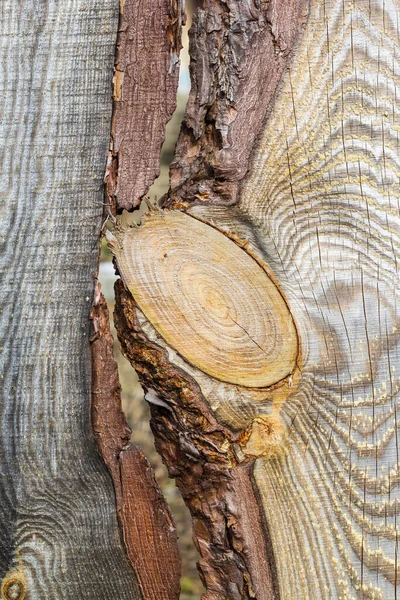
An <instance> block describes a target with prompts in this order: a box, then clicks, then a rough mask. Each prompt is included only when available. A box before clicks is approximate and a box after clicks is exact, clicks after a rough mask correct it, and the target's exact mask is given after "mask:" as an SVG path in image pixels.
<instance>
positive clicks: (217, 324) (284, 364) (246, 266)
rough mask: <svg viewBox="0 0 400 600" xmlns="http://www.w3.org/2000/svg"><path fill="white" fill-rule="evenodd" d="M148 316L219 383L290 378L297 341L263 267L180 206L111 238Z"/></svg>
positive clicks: (250, 384)
mask: <svg viewBox="0 0 400 600" xmlns="http://www.w3.org/2000/svg"><path fill="white" fill-rule="evenodd" d="M109 246H110V249H111V251H112V252H113V253H114V255H115V257H116V261H117V265H118V271H119V272H120V274H121V277H122V279H123V281H124V283H125V285H126V287H127V288H128V289H129V291H130V292H131V294H132V295H133V297H134V299H135V301H136V302H137V304H138V306H139V308H140V310H141V311H142V313H143V314H144V316H145V318H146V319H147V320H148V321H149V322H150V323H151V325H152V326H153V327H154V328H155V329H156V331H157V332H158V334H159V335H160V336H161V337H162V338H163V339H164V341H165V342H166V344H167V345H168V346H170V347H171V348H173V349H174V350H175V351H177V352H178V353H179V354H180V356H181V357H182V358H183V359H184V360H186V361H187V362H188V363H190V364H191V365H193V366H195V367H197V368H198V369H200V370H201V371H203V372H204V373H206V374H207V375H209V376H211V377H213V378H215V379H218V380H220V381H223V382H226V383H231V384H235V385H239V386H242V387H247V388H270V387H271V386H274V385H276V384H277V383H282V382H283V381H285V380H289V379H290V378H291V377H292V374H293V372H294V371H295V369H296V366H297V364H298V357H299V340H298V334H297V330H296V326H295V323H294V320H293V317H292V315H291V312H290V310H289V307H288V305H287V303H286V301H285V299H284V297H283V294H282V293H281V291H280V289H279V288H278V285H277V282H276V280H275V277H274V276H273V274H272V273H271V272H270V270H269V269H268V267H267V265H265V264H264V263H261V261H258V260H257V259H256V258H255V257H254V256H253V255H252V254H250V253H249V252H248V251H247V250H246V249H245V248H244V247H243V244H242V245H240V244H239V243H237V241H236V240H234V239H232V238H231V237H229V236H228V235H225V234H224V233H223V232H221V231H219V230H218V229H216V228H215V227H212V226H211V225H208V224H207V223H204V222H202V221H199V220H198V219H196V218H194V217H192V216H190V215H187V214H185V213H182V212H180V211H177V210H172V211H168V210H163V211H153V212H151V213H150V214H148V215H146V217H145V218H144V219H143V222H142V224H141V226H140V227H138V228H135V229H128V228H117V229H116V231H115V236H114V237H111V238H109Z"/></svg>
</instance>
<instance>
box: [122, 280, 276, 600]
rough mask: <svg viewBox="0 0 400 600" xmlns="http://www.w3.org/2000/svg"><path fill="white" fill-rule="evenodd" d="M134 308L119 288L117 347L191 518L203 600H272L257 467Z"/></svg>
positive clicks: (129, 298)
mask: <svg viewBox="0 0 400 600" xmlns="http://www.w3.org/2000/svg"><path fill="white" fill-rule="evenodd" d="M135 308H136V304H135V302H134V300H133V298H132V296H131V295H130V293H129V292H128V291H126V290H125V288H124V286H123V284H122V282H121V281H118V282H117V283H116V310H115V324H116V327H117V330H118V335H119V339H120V341H121V344H122V350H123V352H124V354H125V355H126V357H127V358H128V359H129V360H130V361H131V363H132V364H133V366H134V367H135V368H136V370H137V372H138V374H139V377H140V380H141V382H142V384H143V385H144V387H145V390H146V392H147V393H146V398H147V399H148V401H149V402H150V404H151V413H152V421H151V426H152V430H153V432H154V435H155V439H156V447H157V450H158V451H159V452H160V454H161V455H162V457H163V459H164V461H165V463H166V465H167V467H168V470H169V474H170V476H171V477H175V479H176V483H177V485H178V487H179V489H180V491H181V492H182V495H183V497H184V500H185V502H186V504H187V505H188V506H189V508H190V511H191V513H192V518H193V535H194V540H195V543H196V546H197V548H198V550H199V553H200V556H201V559H200V561H199V570H200V575H201V578H202V580H203V582H204V584H205V586H206V588H207V592H206V594H205V595H204V596H203V598H204V600H220V599H222V598H230V599H231V600H239V599H244V598H254V597H256V598H258V599H259V600H262V599H263V600H267V599H271V598H273V597H274V595H273V585H272V578H271V570H270V560H269V558H268V552H269V551H268V548H267V544H266V541H265V540H266V536H265V530H264V526H263V523H262V519H261V516H260V514H259V512H258V507H257V502H256V500H255V497H254V492H253V489H252V484H251V462H243V463H241V464H239V461H238V459H237V457H236V454H235V446H236V445H238V443H239V440H240V434H238V433H234V432H232V431H230V430H229V429H228V428H227V427H224V426H223V425H221V424H220V423H218V421H217V420H216V419H215V417H214V416H213V415H212V412H211V411H210V409H209V408H208V406H207V404H206V402H205V400H204V398H203V396H202V394H201V391H200V389H199V386H198V385H197V384H196V382H195V381H194V380H193V379H191V378H190V377H189V376H188V375H186V374H184V373H183V372H182V371H181V370H180V369H179V368H177V367H175V366H173V365H172V364H171V363H169V362H168V360H167V357H166V352H165V350H163V349H162V348H161V347H159V346H157V345H156V344H154V343H152V342H150V341H149V340H148V338H147V337H146V336H145V334H144V333H143V331H142V330H141V328H140V325H139V323H138V321H137V318H136V316H135ZM275 597H277V596H275Z"/></svg>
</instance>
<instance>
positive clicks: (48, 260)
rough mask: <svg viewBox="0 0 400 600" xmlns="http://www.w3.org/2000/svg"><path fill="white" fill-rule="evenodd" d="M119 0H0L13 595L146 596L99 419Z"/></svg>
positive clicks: (2, 507) (2, 442) (2, 450)
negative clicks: (93, 376)
mask: <svg viewBox="0 0 400 600" xmlns="http://www.w3.org/2000/svg"><path fill="white" fill-rule="evenodd" d="M118 12H119V2H118V1H117V0H102V1H100V2H98V1H96V0H63V1H56V0H40V1H39V2H38V1H37V0H24V1H23V2H19V1H15V0H1V3H0V65H1V67H0V97H1V106H2V120H1V125H0V151H1V196H2V202H1V208H0V215H1V244H2V255H1V277H2V282H1V310H2V315H1V330H0V335H1V347H2V358H1V373H2V375H1V377H2V384H3V386H2V400H1V404H0V422H1V439H0V513H1V528H0V571H1V576H2V577H6V580H4V579H3V584H4V583H5V584H6V585H7V581H10V579H7V577H9V578H10V576H11V577H14V576H15V578H16V579H17V582H16V583H14V584H13V585H14V588H10V590H9V592H10V593H11V589H13V593H14V595H13V596H11V597H13V598H22V597H23V591H24V590H26V598H31V599H32V600H38V599H39V598H40V599H42V598H47V599H49V600H50V599H54V600H60V599H61V598H63V599H66V598H71V599H72V598H74V599H77V598H82V599H83V598H86V599H92V600H94V599H95V598H96V599H104V600H109V599H110V598H116V599H117V598H118V599H119V600H122V599H124V600H125V599H126V600H127V599H130V600H137V599H138V598H140V594H139V592H138V591H137V584H136V577H135V575H134V573H133V571H132V568H131V566H130V564H129V563H128V560H127V558H126V556H125V554H124V551H123V548H122V545H121V540H120V537H119V530H118V526H117V520H116V515H115V497H114V491H113V488H112V483H111V479H110V477H109V474H108V473H107V471H106V467H105V465H104V463H103V462H102V460H101V459H100V457H99V455H98V453H97V450H96V446H95V443H94V440H93V437H92V434H91V429H90V424H89V401H90V357H89V319H88V317H89V309H90V305H91V301H92V291H93V278H94V275H95V272H96V264H97V256H98V235H99V230H100V227H101V220H102V213H103V206H102V202H103V186H102V181H103V177H104V169H105V162H106V153H107V148H108V143H109V131H110V119H111V92H112V85H111V84H112V82H111V80H112V67H113V58H114V49H115V40H116V31H117V25H118ZM10 572H12V573H11V575H10ZM3 587H4V586H3ZM18 590H19V591H18ZM3 593H5V589H3Z"/></svg>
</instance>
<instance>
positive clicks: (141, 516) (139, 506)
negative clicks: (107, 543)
mask: <svg viewBox="0 0 400 600" xmlns="http://www.w3.org/2000/svg"><path fill="white" fill-rule="evenodd" d="M120 467H121V484H122V507H121V513H120V517H121V521H122V523H123V525H124V527H123V533H124V542H125V546H126V548H127V552H128V557H129V559H130V561H131V563H132V564H133V565H135V568H136V572H137V574H138V579H139V583H140V587H141V588H142V591H143V598H145V600H160V599H161V598H162V599H163V600H164V599H165V600H176V599H177V598H179V591H180V585H179V579H180V575H181V561H180V556H179V550H178V538H177V534H176V530H175V523H174V520H173V517H172V514H171V512H170V510H169V508H168V505H167V504H166V502H165V500H164V498H163V496H162V493H161V491H160V489H159V487H158V485H157V483H156V481H155V479H154V474H153V469H152V468H151V466H150V463H149V462H148V460H147V458H146V457H145V455H144V454H143V452H142V451H141V450H140V449H139V448H137V447H136V446H134V445H133V444H130V445H129V447H128V448H126V449H124V450H123V451H122V452H121V454H120Z"/></svg>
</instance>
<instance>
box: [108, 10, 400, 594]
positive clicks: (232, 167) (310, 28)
mask: <svg viewBox="0 0 400 600" xmlns="http://www.w3.org/2000/svg"><path fill="white" fill-rule="evenodd" d="M399 14H400V6H399V4H398V2H397V1H396V2H392V3H388V2H383V0H377V1H375V2H370V1H367V0H359V1H358V2H356V3H355V2H353V1H350V0H349V1H347V0H345V1H343V0H340V1H339V0H331V1H328V0H325V1H322V2H320V1H319V0H311V1H310V4H309V6H308V7H307V6H305V4H303V2H301V1H300V0H293V1H291V2H285V3H284V2H282V1H279V0H276V1H274V0H271V2H269V3H265V4H261V6H259V4H258V3H256V2H254V3H253V2H246V3H243V2H240V1H239V0H228V1H227V2H223V3H222V2H219V1H218V0H206V1H205V2H204V3H203V6H202V7H201V8H199V9H198V11H197V13H196V15H195V19H194V25H193V28H192V32H191V54H192V67H191V73H192V90H191V95H190V99H189V102H188V107H187V111H186V116H185V121H184V124H183V126H182V131H181V136H180V139H179V142H178V146H177V150H176V155H175V162H174V164H173V166H172V169H171V189H170V193H169V194H168V197H166V198H164V199H163V201H162V205H161V209H160V211H159V212H157V211H155V212H152V213H151V214H150V215H149V216H147V217H145V219H144V220H143V223H142V225H141V226H140V227H139V228H138V229H129V228H127V227H124V226H117V228H116V230H115V231H114V232H113V236H112V237H111V244H110V245H111V247H112V249H113V251H114V253H115V256H116V261H117V265H118V269H119V271H120V274H121V276H122V281H123V282H124V284H125V286H124V285H122V283H121V282H119V284H118V285H117V312H116V321H117V327H118V329H119V335H120V340H121V343H122V346H123V350H124V352H125V354H126V355H127V356H128V357H129V358H130V360H131V361H132V363H133V364H134V366H135V368H136V369H137V371H138V373H139V377H140V379H141V381H142V383H143V385H144V387H145V390H146V399H147V400H148V401H149V402H150V403H151V408H152V427H153V431H154V433H155V436H156V443H157V446H158V449H159V451H160V453H161V454H162V455H163V457H164V460H165V462H166V463H167V465H168V468H169V470H170V474H171V476H173V477H175V478H176V480H177V483H178V485H179V487H180V489H181V491H182V494H183V496H184V498H185V501H186V502H187V504H188V506H189V508H190V509H191V511H192V516H193V527H194V537H195V540H196V543H197V546H198V549H199V552H200V555H201V559H200V563H199V568H200V573H201V575H202V578H203V581H204V582H205V584H206V586H207V592H206V593H205V595H204V598H205V599H207V600H217V599H221V598H229V599H243V598H258V599H259V600H261V599H262V600H270V599H271V598H280V599H281V600H283V599H284V600H299V599H300V598H301V599H302V600H314V599H316V598H318V599H321V600H328V599H329V600H332V599H336V600H339V599H344V598H346V599H350V598H352V599H353V598H360V599H365V600H367V599H368V600H394V599H395V598H397V596H398V593H399V583H398V582H399V580H398V576H397V574H398V565H397V555H398V530H397V518H398V500H399V492H398V489H399V487H398V468H399V467H398V443H397V397H398V392H399V389H400V380H399V377H398V370H399V358H400V357H399V353H400V347H399V341H400V340H399V334H398V331H399V325H400V323H399V311H398V308H397V302H398V289H399V286H398V267H397V257H398V255H399V244H400V214H399V196H400V194H399V173H400V169H399V166H400V160H399V156H398V154H399V142H398V131H399V126H400V116H399V106H398V88H399V75H398V71H399V65H398V61H399V57H400V49H399V43H398V39H399V24H398V16H399ZM256 140H257V142H256ZM178 210H179V211H181V212H178ZM182 211H184V212H185V214H184V215H182ZM253 271H254V273H253ZM249 272H251V273H253V275H252V276H251V277H250V281H249V280H247V279H246V273H249ZM254 281H256V282H257V285H255V286H254V287H252V282H253V283H254ZM202 344H203V346H202ZM277 356H278V357H279V360H278V362H277V363H276V361H275V359H276V357H277Z"/></svg>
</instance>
